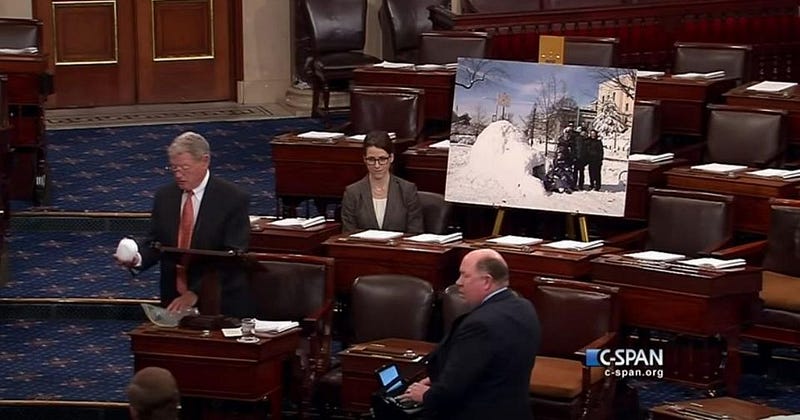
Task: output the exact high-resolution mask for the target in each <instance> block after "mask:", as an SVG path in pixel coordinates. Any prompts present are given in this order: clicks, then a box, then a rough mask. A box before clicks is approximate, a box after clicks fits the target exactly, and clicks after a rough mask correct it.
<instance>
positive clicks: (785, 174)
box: [747, 169, 800, 179]
mask: <svg viewBox="0 0 800 420" xmlns="http://www.w3.org/2000/svg"><path fill="white" fill-rule="evenodd" d="M747 174H748V175H755V176H766V177H779V178H783V179H791V178H796V177H800V169H795V170H793V171H790V170H788V169H761V170H758V171H753V172H748V173H747Z"/></svg>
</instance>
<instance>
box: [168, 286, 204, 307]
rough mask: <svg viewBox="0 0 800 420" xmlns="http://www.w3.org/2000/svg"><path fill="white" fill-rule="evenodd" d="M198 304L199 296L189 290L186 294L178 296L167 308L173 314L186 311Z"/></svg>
mask: <svg viewBox="0 0 800 420" xmlns="http://www.w3.org/2000/svg"><path fill="white" fill-rule="evenodd" d="M196 303H197V295H196V294H195V293H194V292H193V291H191V290H187V291H186V293H184V294H182V295H180V296H178V297H176V298H175V300H173V301H172V303H170V304H169V306H167V310H169V311H172V312H180V311H182V310H184V309H189V308H191V307H192V306H194V305H195V304H196Z"/></svg>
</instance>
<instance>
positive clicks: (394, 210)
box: [383, 176, 403, 230]
mask: <svg viewBox="0 0 800 420" xmlns="http://www.w3.org/2000/svg"><path fill="white" fill-rule="evenodd" d="M402 202H403V194H402V193H401V192H400V184H398V183H397V181H396V180H395V178H394V176H391V177H390V178H389V191H387V193H386V213H385V214H384V216H383V226H384V228H386V229H387V230H393V229H391V227H392V226H397V225H398V224H402V223H400V221H399V218H400V215H399V214H398V213H399V212H400V207H401V206H400V204H399V203H402ZM387 226H388V228H387ZM394 230H396V229H394Z"/></svg>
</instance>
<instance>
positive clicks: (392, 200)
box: [342, 175, 425, 233]
mask: <svg viewBox="0 0 800 420" xmlns="http://www.w3.org/2000/svg"><path fill="white" fill-rule="evenodd" d="M363 229H378V219H377V218H376V216H375V207H374V206H373V204H372V189H371V188H370V185H369V176H365V177H364V178H362V179H361V180H360V181H357V182H354V183H352V184H350V185H348V186H347V188H345V190H344V197H343V198H342V230H343V231H344V232H354V231H357V230H363ZM380 229H382V230H394V231H398V232H408V233H422V231H423V230H425V227H424V225H423V223H422V207H420V204H419V198H418V197H417V186H416V185H414V183H412V182H408V181H406V180H404V179H402V178H398V177H396V176H394V175H391V178H389V191H388V194H387V196H386V213H385V214H384V216H383V227H382V228H380Z"/></svg>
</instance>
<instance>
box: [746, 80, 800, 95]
mask: <svg viewBox="0 0 800 420" xmlns="http://www.w3.org/2000/svg"><path fill="white" fill-rule="evenodd" d="M795 86H797V83H795V82H770V81H764V82H761V83H756V84H754V85H753V86H749V87H748V88H747V89H745V90H752V91H754V92H766V93H778V92H781V91H784V90H786V89H789V88H793V87H795Z"/></svg>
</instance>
